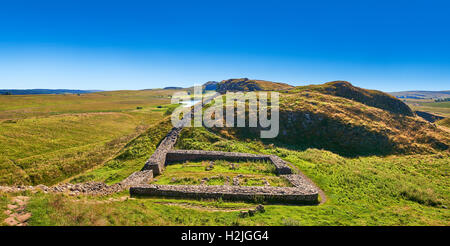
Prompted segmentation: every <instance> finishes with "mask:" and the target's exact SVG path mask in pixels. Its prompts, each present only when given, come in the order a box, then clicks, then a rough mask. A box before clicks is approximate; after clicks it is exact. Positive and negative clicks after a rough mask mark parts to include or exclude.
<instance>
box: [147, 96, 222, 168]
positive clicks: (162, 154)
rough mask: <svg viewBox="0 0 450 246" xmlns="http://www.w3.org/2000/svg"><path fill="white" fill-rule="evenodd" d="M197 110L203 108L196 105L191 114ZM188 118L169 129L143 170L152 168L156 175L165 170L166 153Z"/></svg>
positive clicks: (175, 140) (207, 100) (205, 102)
mask: <svg viewBox="0 0 450 246" xmlns="http://www.w3.org/2000/svg"><path fill="white" fill-rule="evenodd" d="M218 95H219V94H214V95H213V96H211V97H208V98H206V99H205V100H203V105H205V104H208V103H209V102H211V101H212V100H213V99H214V98H216V97H217V96H218ZM201 103H202V102H199V103H198V104H201ZM197 110H201V108H198V107H195V106H194V107H192V109H191V112H190V113H191V115H193V114H194V113H195V112H197ZM187 120H189V118H186V117H184V118H183V119H182V120H181V121H180V122H179V125H177V126H175V127H173V128H172V129H171V130H170V131H169V133H167V136H166V137H165V138H164V139H163V140H162V141H161V143H160V144H159V146H158V147H157V148H156V150H155V152H153V155H152V156H151V157H150V158H149V159H148V160H147V162H146V163H145V165H144V167H143V168H142V171H144V170H152V171H153V174H154V175H159V174H160V173H161V172H162V171H163V170H164V166H165V164H166V154H167V152H168V151H170V150H171V149H173V146H175V144H176V142H177V139H178V136H179V135H180V133H181V131H182V130H183V126H184V125H185V123H186V121H187Z"/></svg>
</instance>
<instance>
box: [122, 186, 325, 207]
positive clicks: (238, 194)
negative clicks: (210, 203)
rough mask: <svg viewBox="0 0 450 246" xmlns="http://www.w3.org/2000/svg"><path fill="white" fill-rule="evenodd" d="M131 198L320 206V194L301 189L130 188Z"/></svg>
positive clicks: (251, 187) (262, 187)
mask: <svg viewBox="0 0 450 246" xmlns="http://www.w3.org/2000/svg"><path fill="white" fill-rule="evenodd" d="M130 195H131V196H160V197H175V198H193V199H223V200H231V201H250V202H261V201H270V202H281V203H296V204H317V203H318V193H317V191H316V190H315V189H314V190H308V189H304V188H298V187H271V186H226V185H211V186H205V185H144V186H139V187H131V188H130Z"/></svg>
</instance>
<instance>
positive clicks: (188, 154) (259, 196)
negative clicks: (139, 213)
mask: <svg viewBox="0 0 450 246" xmlns="http://www.w3.org/2000/svg"><path fill="white" fill-rule="evenodd" d="M161 160H164V164H160V163H154V165H153V167H154V168H158V173H161V172H162V171H163V170H162V168H163V167H164V166H165V165H170V164H171V163H175V162H183V161H201V160H228V161H269V162H271V163H273V164H274V165H275V170H276V174H277V175H278V176H281V177H283V178H286V179H287V180H288V181H289V182H290V183H291V184H292V186H293V187H272V186H231V185H219V186H217V185H212V186H208V185H155V184H153V185H140V186H137V187H131V188H130V194H131V195H133V196H161V197H177V198H194V199H219V198H221V199H223V200H233V201H251V202H258V201H259V202H261V201H270V202H280V203H299V204H317V203H318V191H317V189H316V188H315V186H314V185H312V184H311V183H310V182H309V181H308V180H306V179H304V178H303V177H302V176H300V175H298V174H293V172H292V169H291V168H290V167H289V165H288V164H287V163H286V162H285V161H283V160H282V159H281V158H279V157H278V156H274V155H256V154H248V153H236V152H222V151H203V150H169V151H167V152H166V156H165V157H164V158H161V159H160V161H161Z"/></svg>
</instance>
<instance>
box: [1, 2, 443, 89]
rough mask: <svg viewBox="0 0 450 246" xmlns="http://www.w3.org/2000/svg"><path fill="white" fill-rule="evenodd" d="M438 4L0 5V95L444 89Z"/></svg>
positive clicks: (134, 3) (167, 3)
mask: <svg viewBox="0 0 450 246" xmlns="http://www.w3.org/2000/svg"><path fill="white" fill-rule="evenodd" d="M449 9H450V3H446V2H445V1H432V0H428V1H414V0H409V1H380V0H378V1H345V0H344V1H343V0H341V1H324V0H322V1H282V0H277V1H263V0H260V1H232V0H227V1H214V0H209V1H195V0H190V1H167V0H166V1H130V0H128V1H113V0H109V1H95V0H90V1H84V0H76V1H70V0H64V1H61V0H58V1H45V0H40V1H22V0H14V1H3V2H2V3H1V6H0V88H20V89H23V88H68V89H103V90H116V89H144V88H157V87H165V86H191V85H193V84H199V83H204V82H206V81H209V80H223V79H227V78H236V77H248V78H255V79H265V80H272V81H281V82H287V83H290V84H293V85H305V84H317V83H323V82H327V81H333V80H347V81H350V82H352V83H353V84H354V85H357V86H360V87H365V88H373V89H379V90H383V91H399V90H450V14H449Z"/></svg>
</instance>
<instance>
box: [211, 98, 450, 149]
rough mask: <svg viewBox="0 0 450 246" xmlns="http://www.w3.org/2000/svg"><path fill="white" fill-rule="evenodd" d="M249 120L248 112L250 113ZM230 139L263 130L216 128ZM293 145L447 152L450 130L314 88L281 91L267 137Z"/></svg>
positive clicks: (251, 136)
mask: <svg viewBox="0 0 450 246" xmlns="http://www.w3.org/2000/svg"><path fill="white" fill-rule="evenodd" d="M246 117H247V121H246V122H248V115H246ZM215 131H216V132H218V133H221V134H222V135H223V136H227V137H229V138H239V139H249V141H250V140H254V139H259V136H260V131H261V128H259V127H258V128H248V127H246V128H225V129H224V128H217V129H215ZM265 141H266V142H267V143H274V144H276V145H279V146H284V147H287V148H291V149H307V148H310V147H314V148H319V149H326V150H330V151H333V152H335V153H339V154H340V155H345V156H361V155H365V156H370V155H389V154H401V153H408V154H412V153H436V152H439V151H448V148H449V145H450V135H449V133H447V132H445V131H443V130H441V129H439V128H437V127H436V126H435V125H433V124H431V123H429V122H426V121H425V120H423V119H422V118H419V117H416V116H406V115H402V114H397V113H392V112H389V111H387V110H383V109H380V108H376V107H371V106H368V105H366V104H362V103H360V102H357V101H353V100H350V99H347V98H343V97H339V96H333V95H329V94H324V93H319V92H317V91H311V90H300V91H297V92H295V91H289V92H288V93H281V94H280V131H279V135H278V137H277V138H275V139H267V140H265Z"/></svg>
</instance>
